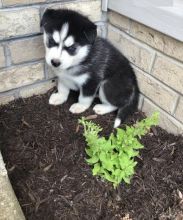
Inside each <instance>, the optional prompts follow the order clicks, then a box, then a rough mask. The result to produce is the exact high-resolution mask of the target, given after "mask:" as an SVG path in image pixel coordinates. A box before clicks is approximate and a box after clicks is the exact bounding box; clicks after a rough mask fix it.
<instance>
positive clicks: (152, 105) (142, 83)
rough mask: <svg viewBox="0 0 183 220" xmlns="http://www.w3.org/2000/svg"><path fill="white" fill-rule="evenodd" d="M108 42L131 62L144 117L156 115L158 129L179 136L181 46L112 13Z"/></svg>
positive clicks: (182, 111) (182, 131)
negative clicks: (158, 118)
mask: <svg viewBox="0 0 183 220" xmlns="http://www.w3.org/2000/svg"><path fill="white" fill-rule="evenodd" d="M108 21H109V25H108V39H109V40H110V41H112V43H113V44H114V45H115V46H117V47H118V48H119V49H120V51H121V52H123V53H124V54H125V55H126V56H127V57H128V59H129V60H130V61H131V63H132V65H133V68H134V70H135V72H136V76H137V79H138V83H139V87H140V90H141V100H140V104H139V108H140V109H142V110H143V111H144V112H146V113H147V115H149V114H151V113H152V112H153V111H155V110H158V111H159V112H160V126H161V127H163V128H165V129H166V130H168V131H169V132H172V133H176V134H183V43H182V42H180V41H177V40H175V39H173V38H171V37H168V36H166V35H164V34H162V33H160V32H158V31H155V30H153V29H151V28H149V27H146V26H144V25H142V24H140V23H137V22H135V21H133V20H131V19H129V18H127V17H124V16H122V15H119V14H117V13H115V12H113V11H109V12H108Z"/></svg>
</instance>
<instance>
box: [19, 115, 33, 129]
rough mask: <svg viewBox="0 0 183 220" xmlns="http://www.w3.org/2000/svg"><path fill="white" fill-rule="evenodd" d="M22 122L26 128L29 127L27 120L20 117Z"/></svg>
mask: <svg viewBox="0 0 183 220" xmlns="http://www.w3.org/2000/svg"><path fill="white" fill-rule="evenodd" d="M21 121H22V124H23V125H25V126H27V127H28V128H31V126H30V124H29V123H28V122H26V121H25V119H24V117H23V118H22V120H21Z"/></svg>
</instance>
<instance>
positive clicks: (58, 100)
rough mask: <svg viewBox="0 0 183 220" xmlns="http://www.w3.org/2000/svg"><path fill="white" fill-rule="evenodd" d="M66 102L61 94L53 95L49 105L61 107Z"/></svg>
mask: <svg viewBox="0 0 183 220" xmlns="http://www.w3.org/2000/svg"><path fill="white" fill-rule="evenodd" d="M65 101H66V99H65V97H63V95H62V94H60V93H53V94H52V95H51V96H50V99H49V104H50V105H61V104H63V103H64V102H65Z"/></svg>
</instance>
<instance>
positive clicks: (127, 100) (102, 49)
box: [84, 37, 139, 122]
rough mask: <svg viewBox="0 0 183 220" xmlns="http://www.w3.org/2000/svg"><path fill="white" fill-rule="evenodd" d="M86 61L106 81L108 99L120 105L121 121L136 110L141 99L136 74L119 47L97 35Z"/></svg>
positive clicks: (105, 89) (118, 116)
mask: <svg viewBox="0 0 183 220" xmlns="http://www.w3.org/2000/svg"><path fill="white" fill-rule="evenodd" d="M84 63H85V64H87V63H90V65H91V66H92V69H93V72H95V74H94V75H98V76H99V77H100V79H101V80H102V81H105V84H104V93H105V96H106V99H107V100H108V101H109V102H110V103H111V104H112V105H114V106H117V107H118V109H119V110H118V114H117V118H118V119H120V121H121V122H123V121H124V120H125V118H126V117H127V116H128V115H129V114H132V113H133V112H134V111H136V109H137V105H138V100H139V88H138V84H137V80H136V76H135V73H134V71H133V68H132V67H131V65H130V63H129V61H128V59H127V58H126V57H125V56H123V55H122V54H121V52H120V51H119V50H118V49H116V48H115V47H114V46H113V45H112V44H111V43H110V42H109V41H107V40H105V39H102V38H100V37H97V38H96V40H95V43H94V44H93V46H92V47H91V50H90V53H89V55H88V58H87V59H86V60H85V61H84Z"/></svg>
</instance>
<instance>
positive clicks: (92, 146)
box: [79, 113, 159, 187]
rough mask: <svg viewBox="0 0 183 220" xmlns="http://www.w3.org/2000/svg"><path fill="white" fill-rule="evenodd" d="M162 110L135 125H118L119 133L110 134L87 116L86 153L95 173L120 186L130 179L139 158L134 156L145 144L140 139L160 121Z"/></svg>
mask: <svg viewBox="0 0 183 220" xmlns="http://www.w3.org/2000/svg"><path fill="white" fill-rule="evenodd" d="M158 115H159V114H158V113H154V114H153V115H152V116H151V117H149V118H146V119H143V120H142V121H140V122H137V123H136V124H135V125H134V126H126V129H125V130H123V129H121V128H117V131H116V134H114V133H112V134H111V135H110V136H109V138H108V139H107V138H105V137H100V136H99V132H100V131H102V128H101V127H100V126H99V125H96V124H94V123H93V122H91V121H87V120H86V119H85V118H84V117H83V118H82V119H80V120H79V123H80V124H82V125H83V126H84V134H83V135H84V137H85V139H86V143H87V148H86V149H85V150H86V153H87V155H88V156H89V159H87V160H86V161H87V162H88V164H90V165H93V169H92V173H93V175H99V176H101V177H102V178H104V179H106V180H108V181H110V182H112V183H113V186H114V187H116V186H118V185H119V184H120V183H121V182H122V181H125V182H126V183H130V179H131V177H132V176H133V174H134V168H135V166H136V164H137V162H136V161H135V160H134V158H135V157H136V156H138V155H139V149H141V148H143V147H144V146H143V145H142V144H141V143H140V142H139V139H140V138H141V136H143V135H145V134H146V133H147V132H148V131H149V129H150V127H151V126H152V125H157V123H158Z"/></svg>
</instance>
